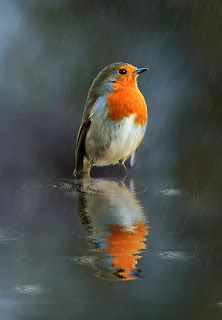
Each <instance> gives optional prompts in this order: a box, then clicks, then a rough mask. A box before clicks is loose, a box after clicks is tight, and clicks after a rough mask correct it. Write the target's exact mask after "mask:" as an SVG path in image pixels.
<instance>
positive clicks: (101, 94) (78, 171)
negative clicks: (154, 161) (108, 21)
mask: <svg viewBox="0 0 222 320" xmlns="http://www.w3.org/2000/svg"><path fill="white" fill-rule="evenodd" d="M146 70H148V68H136V67H134V66H133V65H131V64H128V63H121V62H118V63H113V64H110V65H108V66H107V67H105V68H104V69H103V70H102V71H101V72H100V73H99V74H98V75H97V77H96V78H95V80H94V81H93V83H92V85H91V87H90V89H89V93H88V97H87V100H86V106H85V110H84V113H83V117H82V121H81V125H80V129H79V132H78V136H77V141H76V150H75V157H76V159H75V160H76V161H75V170H74V175H75V176H76V177H83V176H87V175H88V176H89V175H90V170H91V167H92V166H108V165H113V164H117V163H119V164H120V165H121V166H123V167H124V169H125V170H127V169H126V166H125V164H124V162H125V161H126V160H127V159H128V158H129V157H131V159H130V164H131V166H133V165H134V163H135V153H136V150H137V148H138V147H139V145H140V144H141V142H142V139H143V137H144V134H145V130H146V124H147V106H146V101H145V99H144V97H143V95H142V93H141V92H140V90H139V88H138V86H137V77H138V75H139V74H141V73H142V72H144V71H146Z"/></svg>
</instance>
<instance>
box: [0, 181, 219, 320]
mask: <svg viewBox="0 0 222 320" xmlns="http://www.w3.org/2000/svg"><path fill="white" fill-rule="evenodd" d="M4 190H5V197H3V198H2V207H4V208H5V212H4V215H3V216H4V218H3V216H2V219H3V221H2V223H1V229H0V257H1V274H0V301H1V314H2V317H3V318H4V319H40V318H44V319H75V318H78V319H102V318H103V317H104V312H105V313H106V317H107V318H108V319H112V318H113V317H114V316H115V315H116V316H117V317H118V318H119V319H131V318H132V319H134V318H135V317H138V318H139V319H147V318H149V317H150V318H152V319H172V318H173V319H174V318H175V319H176V318H177V317H178V315H180V318H182V319H187V318H189V317H190V316H191V318H192V315H193V314H195V313H198V314H200V313H201V314H203V319H209V318H212V317H213V319H220V318H221V316H222V309H221V301H222V296H221V292H222V291H221V290H222V286H221V259H222V254H221V241H222V235H221V232H220V226H219V225H218V224H217V221H216V219H213V217H212V216H211V210H209V211H207V210H205V211H204V213H200V212H199V206H198V201H197V200H195V201H193V200H192V198H190V197H189V193H188V192H185V190H179V189H178V188H168V189H164V188H161V189H159V190H157V189H156V188H154V187H152V185H150V186H149V185H147V186H146V185H144V184H143V183H140V182H137V181H136V180H135V179H134V180H133V179H127V180H126V181H124V182H123V181H121V180H119V179H104V178H98V179H92V180H85V181H75V180H55V181H50V182H47V183H46V182H41V183H39V182H38V183H36V182H35V183H33V182H30V181H29V182H28V183H23V184H22V185H17V186H15V185H12V184H11V183H8V184H7V185H5V187H4ZM9 195H10V196H9ZM200 215H201V222H200ZM191 225H192V228H191Z"/></svg>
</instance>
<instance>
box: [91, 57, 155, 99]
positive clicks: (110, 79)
mask: <svg viewBox="0 0 222 320" xmlns="http://www.w3.org/2000/svg"><path fill="white" fill-rule="evenodd" d="M146 70H149V69H148V68H137V67H135V66H133V65H131V64H128V63H123V62H117V63H112V64H110V65H108V66H106V67H105V68H104V69H103V70H102V71H100V73H99V74H98V75H97V77H96V78H95V80H94V81H93V83H92V86H91V88H90V93H91V94H92V93H95V94H97V95H100V94H104V93H106V92H110V91H113V90H114V89H118V88H123V87H126V86H137V77H138V76H139V75H140V74H141V73H143V72H144V71H146Z"/></svg>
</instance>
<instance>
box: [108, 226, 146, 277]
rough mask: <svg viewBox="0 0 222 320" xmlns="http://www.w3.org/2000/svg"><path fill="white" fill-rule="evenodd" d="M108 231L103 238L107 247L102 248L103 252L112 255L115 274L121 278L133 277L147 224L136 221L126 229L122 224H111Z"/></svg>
mask: <svg viewBox="0 0 222 320" xmlns="http://www.w3.org/2000/svg"><path fill="white" fill-rule="evenodd" d="M109 231H110V233H109V234H108V236H107V238H106V239H105V243H106V244H107V245H108V247H107V248H105V249H103V252H106V253H108V255H109V256H112V257H113V258H112V265H113V267H114V268H115V269H116V272H115V275H116V276H118V277H119V278H121V279H123V280H132V279H135V276H134V273H135V272H136V271H137V268H136V266H137V263H138V260H139V259H140V258H141V254H140V253H141V250H143V249H145V248H146V244H145V240H146V236H148V235H149V231H148V226H146V225H145V224H144V223H137V224H133V225H131V227H130V230H127V228H125V227H124V226H123V225H119V224H113V225H110V226H109Z"/></svg>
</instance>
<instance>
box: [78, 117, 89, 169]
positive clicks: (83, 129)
mask: <svg viewBox="0 0 222 320" xmlns="http://www.w3.org/2000/svg"><path fill="white" fill-rule="evenodd" d="M90 124H91V121H90V119H85V120H84V119H83V121H82V123H81V125H80V128H79V132H78V136H77V140H76V150H75V171H74V175H78V174H79V173H80V172H81V171H82V169H83V160H84V156H85V154H86V152H85V139H86V135H87V132H88V130H89V127H90Z"/></svg>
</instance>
